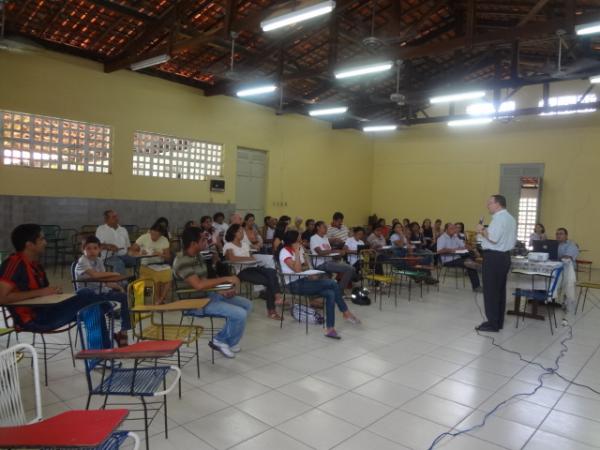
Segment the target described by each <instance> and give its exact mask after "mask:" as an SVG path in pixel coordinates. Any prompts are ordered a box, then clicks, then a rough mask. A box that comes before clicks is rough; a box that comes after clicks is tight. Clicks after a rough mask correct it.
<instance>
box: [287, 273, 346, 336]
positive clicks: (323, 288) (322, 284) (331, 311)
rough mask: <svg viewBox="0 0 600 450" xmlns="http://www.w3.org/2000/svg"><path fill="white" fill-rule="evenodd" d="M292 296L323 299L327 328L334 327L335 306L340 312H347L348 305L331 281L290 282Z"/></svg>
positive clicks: (337, 287)
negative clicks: (313, 296) (320, 297)
mask: <svg viewBox="0 0 600 450" xmlns="http://www.w3.org/2000/svg"><path fill="white" fill-rule="evenodd" d="M288 286H289V288H290V291H291V292H292V294H296V295H320V296H322V297H323V298H324V299H325V325H326V326H327V328H333V327H334V326H335V305H336V304H337V306H338V308H339V310H340V311H341V312H343V313H344V312H346V311H348V305H346V302H345V301H344V297H343V296H342V291H341V290H340V287H339V285H338V284H337V283H336V282H335V281H333V280H331V279H325V280H310V279H308V278H300V279H298V280H296V281H292V282H291V283H290V284H289V285H288Z"/></svg>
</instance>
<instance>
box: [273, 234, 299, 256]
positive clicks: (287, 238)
mask: <svg viewBox="0 0 600 450" xmlns="http://www.w3.org/2000/svg"><path fill="white" fill-rule="evenodd" d="M298 236H300V233H298V231H297V230H288V231H286V232H285V234H284V235H283V238H282V239H281V244H279V247H277V250H275V255H274V256H273V257H274V258H275V262H276V263H279V254H280V253H281V250H282V249H283V247H285V246H286V245H292V244H293V243H294V242H296V241H297V240H298Z"/></svg>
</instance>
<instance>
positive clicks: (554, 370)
mask: <svg viewBox="0 0 600 450" xmlns="http://www.w3.org/2000/svg"><path fill="white" fill-rule="evenodd" d="M474 300H475V304H476V305H477V309H479V313H480V314H481V317H482V318H483V319H484V320H485V316H484V314H483V311H482V310H481V307H480V306H479V302H478V301H477V294H475V295H474ZM591 303H592V304H593V306H594V307H596V308H598V305H596V303H594V302H591ZM517 320H518V317H517ZM564 326H565V327H566V328H567V329H568V333H567V336H566V337H565V338H564V339H563V340H562V341H560V345H561V347H562V348H561V350H560V352H559V354H558V356H557V357H556V359H555V360H554V367H545V366H544V365H542V364H540V363H538V362H535V361H530V360H528V359H525V358H523V355H522V354H521V353H519V352H517V351H515V350H510V349H507V348H505V347H502V346H501V345H500V344H498V343H497V342H496V339H495V338H494V337H493V336H487V335H484V334H481V333H480V332H479V331H476V332H477V335H479V336H482V337H485V338H487V339H490V340H491V341H492V345H494V346H496V347H498V348H499V349H501V350H503V351H505V352H507V353H510V354H513V355H516V356H517V357H518V358H519V360H521V361H523V362H525V363H527V364H531V365H534V366H537V367H539V368H540V369H542V370H543V372H542V373H541V374H540V375H539V376H538V378H537V380H538V385H537V386H536V387H535V388H534V389H533V390H532V391H531V392H521V393H518V394H514V395H511V396H510V397H509V398H507V399H506V400H504V401H502V402H500V403H498V404H497V405H496V406H495V407H494V408H493V409H492V410H491V411H489V412H488V413H486V414H485V415H484V416H483V419H482V421H481V422H480V423H478V424H476V425H473V426H471V427H469V428H466V429H464V430H457V431H447V432H445V433H442V434H440V435H438V436H437V437H436V438H435V439H434V440H433V442H432V443H431V446H430V447H429V448H428V450H433V448H434V447H435V446H436V445H438V444H439V443H440V442H441V441H442V440H443V439H444V438H445V437H448V436H450V437H456V436H460V435H461V434H465V433H469V432H471V431H473V430H476V429H479V428H483V427H484V426H485V424H486V422H487V420H488V418H489V417H490V416H492V415H493V414H494V413H495V412H496V411H498V410H499V409H500V408H501V407H503V406H504V405H506V404H507V403H509V402H510V401H512V400H514V399H517V398H519V397H531V396H533V395H535V394H536V393H537V391H539V390H540V389H541V388H542V387H543V386H544V377H546V376H549V375H556V376H558V377H559V378H561V379H562V380H564V381H566V382H568V383H569V384H572V385H574V386H579V387H582V388H586V389H589V390H590V391H592V392H594V393H596V394H598V395H600V392H599V391H597V390H596V389H594V388H592V387H590V386H587V385H585V384H581V383H577V382H575V381H573V380H570V379H568V378H566V377H565V376H563V375H561V374H560V373H558V370H559V369H560V360H561V358H562V357H563V356H565V354H566V353H567V352H568V351H569V347H568V346H567V344H566V343H567V342H568V341H570V340H572V339H573V327H572V326H571V325H569V324H568V323H567V324H565V325H564Z"/></svg>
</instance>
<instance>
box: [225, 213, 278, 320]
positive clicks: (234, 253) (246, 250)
mask: <svg viewBox="0 0 600 450" xmlns="http://www.w3.org/2000/svg"><path fill="white" fill-rule="evenodd" d="M223 255H224V256H225V260H226V261H230V262H232V263H236V262H238V263H240V264H239V267H238V269H239V268H241V270H239V272H238V273H237V276H238V278H239V279H240V280H242V281H246V282H248V283H251V284H256V285H261V286H264V287H265V289H266V297H267V298H266V300H267V316H268V317H269V318H270V319H274V320H281V316H280V315H279V314H278V313H277V311H276V310H275V305H281V303H282V301H283V298H282V296H281V289H280V287H279V281H278V279H277V272H276V271H275V269H272V268H269V267H264V266H259V267H257V266H252V267H246V268H242V267H243V263H244V262H250V263H253V262H254V263H256V264H261V262H260V261H259V260H257V259H256V258H255V257H254V256H252V255H250V246H249V245H248V243H247V242H246V241H245V240H244V229H243V228H242V226H241V225H239V224H233V225H230V226H229V228H228V229H227V232H226V233H225V245H224V246H223ZM262 256H267V255H262ZM268 257H269V258H270V259H272V258H271V257H270V256H268ZM234 266H235V265H234Z"/></svg>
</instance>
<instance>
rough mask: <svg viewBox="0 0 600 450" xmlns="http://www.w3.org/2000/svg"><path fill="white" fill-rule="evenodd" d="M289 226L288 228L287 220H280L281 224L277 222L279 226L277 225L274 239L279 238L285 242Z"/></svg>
mask: <svg viewBox="0 0 600 450" xmlns="http://www.w3.org/2000/svg"><path fill="white" fill-rule="evenodd" d="M287 226H288V223H287V222H286V221H285V220H283V221H282V220H281V219H279V222H277V225H275V232H274V233H273V239H275V238H277V239H279V240H282V241H283V236H284V235H285V232H286V228H287Z"/></svg>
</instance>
